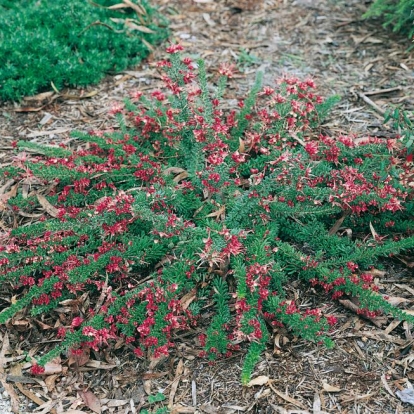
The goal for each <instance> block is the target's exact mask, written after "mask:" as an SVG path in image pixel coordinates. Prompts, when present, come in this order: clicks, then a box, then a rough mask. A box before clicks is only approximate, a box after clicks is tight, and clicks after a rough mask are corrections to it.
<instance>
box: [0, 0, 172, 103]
mask: <svg viewBox="0 0 414 414" xmlns="http://www.w3.org/2000/svg"><path fill="white" fill-rule="evenodd" d="M116 3H120V2H119V1H108V0H100V2H99V4H98V3H97V2H87V1H83V0H72V1H64V0H53V1H52V0H41V1H39V0H37V1H34V0H30V1H24V2H22V1H15V2H10V1H8V0H0V27H1V31H0V99H2V100H20V99H21V98H22V97H23V96H27V95H33V94H35V93H38V92H41V91H44V90H46V89H50V88H51V82H53V84H54V85H55V86H56V87H57V88H58V89H60V88H62V87H65V86H70V87H73V86H86V85H90V84H94V83H97V82H99V81H100V80H101V79H102V78H103V77H104V76H105V74H107V73H110V72H118V71H121V70H124V69H125V68H126V67H128V66H132V65H135V64H137V63H139V62H140V61H141V60H142V59H143V58H145V57H146V56H147V55H148V52H149V47H150V46H149V45H150V44H157V43H159V42H161V41H162V40H164V39H165V38H166V37H167V30H166V28H165V21H164V20H163V19H162V18H161V16H160V15H159V14H158V13H157V11H156V10H155V9H154V8H152V7H150V6H149V4H148V3H147V2H146V1H141V2H135V3H134V5H135V6H136V7H134V8H131V7H129V8H128V7H125V8H122V9H117V10H110V9H108V8H107V7H109V6H111V5H114V4H116ZM138 3H139V4H138ZM140 10H141V12H139V11H140ZM134 25H135V26H134Z"/></svg>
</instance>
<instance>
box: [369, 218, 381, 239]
mask: <svg viewBox="0 0 414 414" xmlns="http://www.w3.org/2000/svg"><path fill="white" fill-rule="evenodd" d="M369 229H370V230H371V234H372V237H373V238H374V239H375V240H377V239H378V237H379V234H378V233H377V232H376V231H375V229H374V226H373V225H372V223H371V222H369Z"/></svg>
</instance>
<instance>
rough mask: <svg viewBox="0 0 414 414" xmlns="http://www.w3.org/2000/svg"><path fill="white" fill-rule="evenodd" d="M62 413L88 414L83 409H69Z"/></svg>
mask: <svg viewBox="0 0 414 414" xmlns="http://www.w3.org/2000/svg"><path fill="white" fill-rule="evenodd" d="M62 414H87V413H86V412H85V411H81V410H69V411H64V412H62Z"/></svg>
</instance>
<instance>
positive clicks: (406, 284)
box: [0, 0, 414, 414]
mask: <svg viewBox="0 0 414 414" xmlns="http://www.w3.org/2000/svg"><path fill="white" fill-rule="evenodd" d="M154 3H155V4H157V5H159V7H160V8H161V11H162V12H163V13H165V14H166V15H167V16H168V17H169V19H170V21H171V30H172V33H173V35H172V39H171V40H173V41H180V42H181V43H182V44H183V45H184V46H185V48H186V53H188V54H189V55H191V56H192V57H193V58H197V57H203V58H204V59H205V60H206V64H207V67H209V68H210V69H211V70H212V71H213V72H214V71H216V70H217V68H218V66H219V64H220V63H221V62H223V61H229V62H233V63H235V64H236V65H237V67H238V71H239V72H238V74H237V75H236V76H235V78H234V79H233V80H232V83H231V85H230V89H229V91H228V93H227V95H226V98H227V99H228V105H229V106H233V105H235V104H236V103H237V97H240V96H242V95H243V94H244V93H245V92H246V91H247V90H248V88H249V86H251V85H252V83H253V81H254V78H255V74H256V73H257V71H262V72H264V82H265V83H266V84H271V83H273V81H274V80H275V78H277V77H279V76H280V75H282V74H284V73H290V74H295V75H297V76H299V77H305V76H307V75H311V76H313V77H314V78H315V80H316V82H317V84H318V85H319V91H320V92H321V94H322V95H323V96H328V95H331V94H339V95H341V96H342V100H341V103H340V104H339V105H338V106H337V107H336V108H335V109H334V111H333V112H332V114H331V116H330V118H329V120H328V122H327V123H326V124H325V125H324V126H323V128H324V133H326V134H332V135H338V134H346V135H349V134H355V135H356V136H358V137H360V136H364V135H376V136H380V137H385V138H387V137H394V136H395V131H393V130H391V129H390V128H389V127H387V126H384V125H383V123H382V120H383V112H384V111H385V109H387V108H388V107H390V106H391V105H400V106H401V107H402V108H403V109H406V110H413V106H414V101H413V99H414V98H413V97H414V94H413V88H414V56H413V53H410V52H408V51H407V49H408V47H409V46H410V44H409V41H408V40H407V39H405V38H403V37H399V36H397V35H394V34H392V33H390V32H389V31H386V30H384V29H382V28H381V26H380V23H379V22H375V21H369V22H366V21H363V20H362V19H361V16H362V14H363V13H364V11H365V10H366V9H367V7H368V6H369V4H368V3H369V2H361V1H360V0H359V1H358V0H348V1H346V2H345V1H334V0H296V1H290V0H283V1H282V0H280V1H277V0H265V1H254V0H228V1H223V0H221V1H214V0H193V1H190V0H181V1H180V0H154ZM163 50H164V49H163V48H162V47H161V48H159V49H157V50H155V51H154V52H153V53H152V55H151V56H150V58H149V59H148V60H147V62H145V63H144V64H142V65H141V66H139V67H136V68H133V69H131V70H128V71H125V72H123V73H122V74H119V75H117V76H113V77H107V78H106V79H105V80H104V81H103V82H101V83H100V84H99V85H96V86H91V87H88V88H86V89H83V90H66V91H61V92H60V93H59V94H57V93H56V92H54V91H53V90H51V91H50V92H46V93H45V94H41V95H38V96H36V97H32V98H26V99H25V100H24V101H23V102H22V103H21V104H10V103H8V104H4V105H2V106H1V108H0V114H1V116H0V163H5V162H7V160H8V159H9V157H10V150H11V149H12V142H13V141H16V140H30V141H34V142H40V143H44V144H54V143H55V144H56V143H59V142H70V137H69V133H70V131H72V130H74V129H77V130H83V131H85V130H91V129H94V130H95V129H105V128H109V127H111V126H113V125H114V120H113V118H109V117H107V113H108V110H109V109H110V107H111V106H112V104H113V103H114V102H117V101H122V100H123V98H124V97H125V96H127V95H128V93H129V91H131V90H135V89H137V90H142V91H146V90H152V89H156V88H157V87H158V86H159V85H160V84H161V81H160V78H159V76H158V72H157V70H156V68H155V64H154V63H155V62H156V61H158V60H160V59H162V58H163V57H164V52H163ZM367 98H368V99H367ZM3 230H4V229H3ZM378 267H382V268H384V269H385V270H383V271H379V270H377V271H376V273H375V275H376V281H377V283H378V285H379V286H380V289H381V291H382V292H384V293H386V294H387V295H389V296H391V297H392V298H393V300H394V301H395V303H396V304H399V305H401V307H403V308H405V309H407V310H410V309H413V302H414V300H413V296H414V282H413V281H414V279H413V270H412V269H413V267H414V263H413V259H412V258H411V259H410V258H406V257H400V258H397V259H394V260H393V261H388V262H382V263H381V264H379V265H378ZM289 289H290V294H291V296H292V298H295V299H296V300H297V302H298V303H299V304H300V306H301V307H302V308H303V309H304V308H308V307H313V306H315V305H317V306H318V307H322V308H324V309H325V311H326V312H327V313H330V314H335V315H336V316H337V317H338V319H339V320H340V323H339V324H338V326H339V328H338V329H337V330H336V331H335V332H333V334H332V337H333V339H334V340H335V341H336V347H335V348H334V349H332V350H327V349H325V348H323V347H322V346H318V345H316V344H310V343H307V342H304V341H302V340H300V339H298V338H296V337H294V336H292V335H291V334H290V333H289V332H287V331H283V330H278V331H275V332H274V339H273V343H272V344H269V346H268V348H267V351H266V352H265V353H264V355H263V356H262V359H261V361H260V362H259V364H258V365H257V367H256V369H255V372H254V375H253V378H254V379H255V383H256V384H257V385H252V386H251V387H245V388H243V387H242V386H241V384H240V372H241V366H242V360H243V356H244V352H243V351H242V352H240V353H239V354H238V355H237V356H234V357H232V358H230V359H226V360H220V361H218V362H217V363H215V364H214V365H209V364H208V362H207V361H206V360H203V359H200V358H198V357H197V354H198V350H199V347H198V345H199V344H198V343H197V339H196V337H197V333H199V332H191V333H187V334H185V335H181V336H180V335H177V338H176V340H175V341H176V344H177V346H176V350H175V353H174V355H173V356H172V357H170V358H169V359H165V360H161V361H158V362H157V363H154V362H149V361H141V360H137V359H135V358H134V356H133V355H130V354H129V353H128V352H127V351H125V350H122V349H120V350H114V351H113V352H111V353H105V352H102V353H94V352H92V353H91V354H90V355H84V356H82V357H80V358H79V359H78V360H73V359H70V358H69V359H64V360H57V361H54V363H53V364H51V365H50V366H48V369H47V375H45V376H44V377H42V378H41V379H38V378H32V377H30V376H29V375H28V373H27V372H26V369H27V368H28V366H29V365H30V364H29V363H24V361H23V360H24V357H25V356H24V354H25V352H29V355H32V354H34V353H39V352H40V353H41V352H43V351H44V350H47V349H50V348H51V347H53V345H54V342H53V340H50V339H49V338H51V335H50V333H49V330H50V329H51V327H50V326H49V325H47V323H45V320H41V319H40V320H36V319H33V318H30V317H29V316H27V315H25V314H22V315H21V316H20V317H18V318H14V319H13V321H11V322H10V324H9V325H8V326H7V331H6V330H4V329H3V330H2V332H1V339H2V351H1V352H0V359H1V362H2V364H0V367H1V368H0V381H1V382H2V384H3V387H4V388H5V389H6V391H7V392H8V393H9V395H10V397H11V402H12V406H13V407H15V409H16V410H17V412H31V411H34V410H35V412H37V413H49V412H51V413H56V414H59V413H68V414H69V413H70V414H81V413H91V412H95V413H101V412H102V413H123V414H127V413H139V412H141V411H142V410H144V409H149V410H153V409H156V408H160V407H164V406H168V407H170V412H171V413H207V414H211V413H223V414H224V413H226V414H227V413H228V414H230V413H248V412H250V413H292V414H293V413H314V414H317V413H318V414H322V413H399V414H403V413H410V412H411V413H412V412H414V407H413V405H414V392H412V390H411V391H410V389H409V388H410V387H411V382H412V381H414V373H413V371H412V368H413V366H414V362H413V361H414V350H413V344H414V340H413V336H412V331H411V329H412V327H410V326H407V324H406V323H405V322H399V321H395V320H392V319H389V318H386V317H382V318H376V319H375V320H366V319H363V318H361V317H359V316H357V315H356V314H355V313H353V311H352V303H342V304H340V303H337V302H332V301H329V300H328V299H327V298H326V297H325V296H322V295H319V294H318V293H317V292H314V291H313V290H312V288H310V287H308V286H305V285H302V284H301V283H293V284H292V285H291V286H290V287H289ZM207 318H208V315H206V319H207ZM203 329H204V327H203V323H201V325H200V328H199V330H200V331H202V330H203ZM16 362H19V363H18V364H16ZM161 394H163V395H164V396H165V397H166V398H165V400H164V401H161V402H156V400H157V398H162V397H161ZM149 396H151V397H149ZM150 401H153V402H152V403H150Z"/></svg>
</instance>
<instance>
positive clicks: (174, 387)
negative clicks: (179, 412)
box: [168, 359, 184, 409]
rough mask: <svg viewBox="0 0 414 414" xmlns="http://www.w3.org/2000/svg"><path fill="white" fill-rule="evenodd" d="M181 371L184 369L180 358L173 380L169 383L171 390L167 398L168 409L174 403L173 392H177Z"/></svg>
mask: <svg viewBox="0 0 414 414" xmlns="http://www.w3.org/2000/svg"><path fill="white" fill-rule="evenodd" d="M183 371H184V362H183V360H182V359H180V360H179V361H178V364H177V368H176V370H175V378H174V381H173V382H172V384H171V391H170V396H169V400H168V408H170V409H171V408H172V406H173V405H174V397H175V393H176V392H177V388H178V384H179V383H180V379H181V375H182V374H183Z"/></svg>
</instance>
